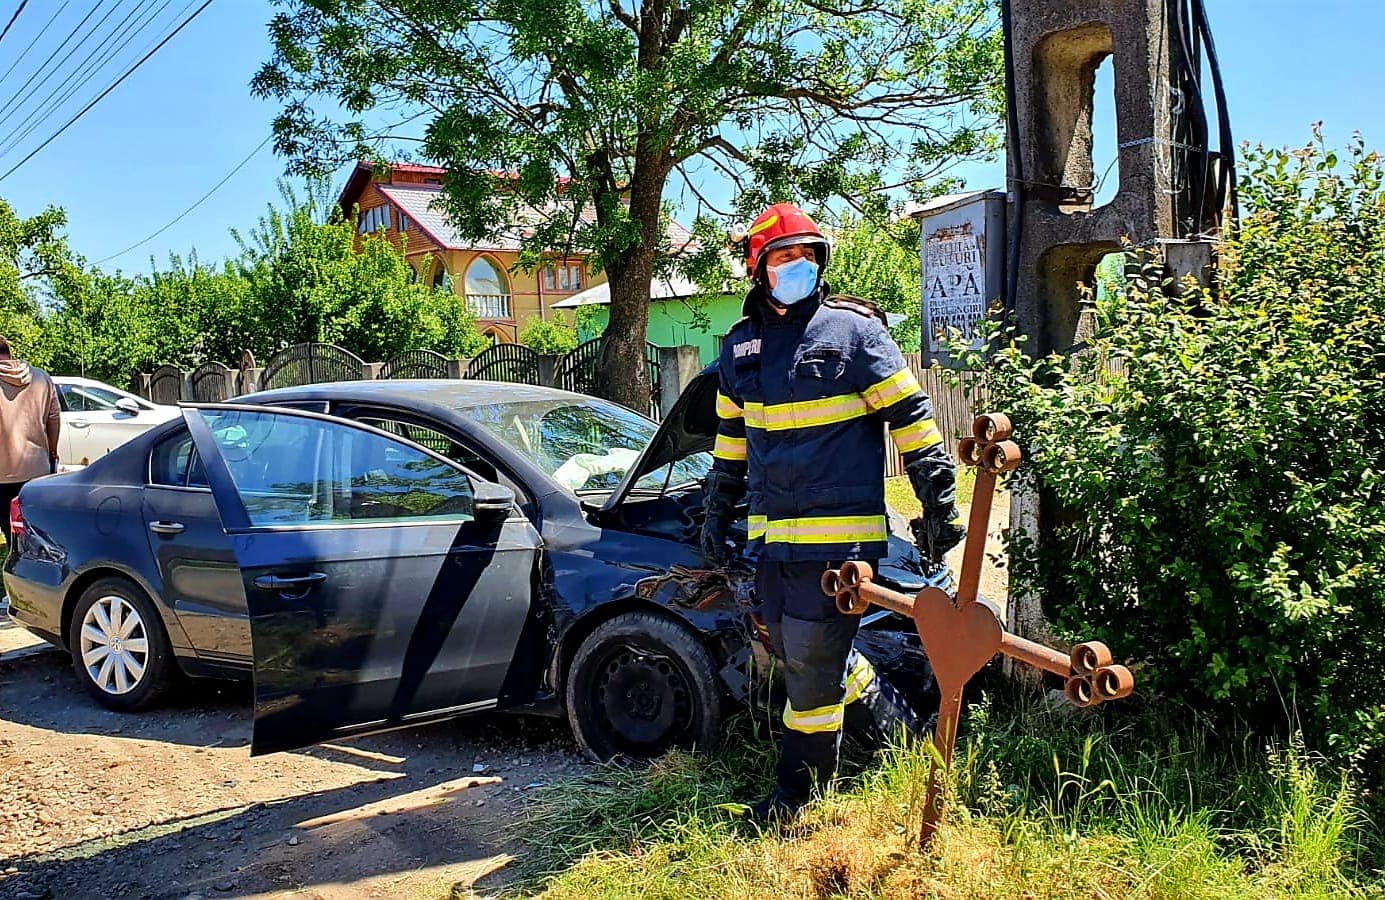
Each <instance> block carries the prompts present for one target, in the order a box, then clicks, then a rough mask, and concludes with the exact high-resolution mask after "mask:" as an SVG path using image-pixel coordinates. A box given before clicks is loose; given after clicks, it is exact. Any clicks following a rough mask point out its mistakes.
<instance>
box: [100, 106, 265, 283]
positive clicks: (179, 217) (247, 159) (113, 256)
mask: <svg viewBox="0 0 1385 900" xmlns="http://www.w3.org/2000/svg"><path fill="white" fill-rule="evenodd" d="M273 138H274V134H273V132H271V133H270V135H269V137H267V138H265V139H264V140H262V141H260V144H259V146H258V147H256V148H255V149H254V150H251V151H250V155H248V156H246V157H245V159H242V160H241V161H240V162H238V163H236V167H235V168H234V169H232V170H231V171H229V172H227V173H226V177H225V178H222V179H221V180H220V181H218V182H217V183H216V184H215V185H213V186H212V189H211V190H209V191H207V193H205V194H203V195H202V196H201V197H199V198H198V199H197V202H196V203H194V204H192V206H189V207H188V208H187V209H185V210H183V211H182V212H181V213H179V214H178V215H177V217H176V218H174V219H173V221H171V222H169V223H168V224H167V225H165V226H164V227H162V228H160V229H159V230H158V231H156V232H154V233H153V234H151V235H149V237H147V238H145V239H144V240H142V241H139V242H138V243H134V244H131V245H130V246H128V247H126V248H125V249H124V250H121V251H120V252H119V253H112V254H111V255H110V256H106V257H103V258H101V259H98V260H97V261H96V262H94V263H92V265H94V266H99V265H101V264H102V263H105V262H110V261H111V260H113V259H116V258H117V257H121V256H124V255H125V254H127V253H129V252H130V251H131V250H138V249H139V248H140V247H143V246H144V245H145V244H147V243H149V242H150V241H152V240H153V239H154V238H156V237H158V236H159V235H161V234H163V233H164V232H165V231H167V230H168V229H170V228H172V227H173V226H174V225H177V224H178V223H179V222H181V221H183V219H184V218H186V217H187V216H188V214H189V213H191V212H192V211H193V210H195V209H197V207H199V206H201V205H202V204H203V203H205V202H206V201H207V198H208V197H210V196H211V195H212V194H215V193H216V192H217V191H219V190H221V187H222V185H224V184H226V182H228V181H230V180H231V178H232V177H233V176H234V175H235V174H236V173H237V172H239V171H240V170H241V169H243V168H245V167H246V165H247V164H248V163H249V162H250V160H252V159H254V158H255V154H257V153H259V152H260V151H261V150H263V149H264V148H265V145H266V144H268V143H269V142H270V141H271V140H273Z"/></svg>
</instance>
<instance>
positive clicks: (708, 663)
mask: <svg viewBox="0 0 1385 900" xmlns="http://www.w3.org/2000/svg"><path fill="white" fill-rule="evenodd" d="M566 699H567V713H568V721H569V722H570V723H571V724H572V733H573V735H574V736H575V737H576V738H577V744H578V746H580V747H581V748H582V752H584V753H586V754H587V756H589V757H591V758H592V759H595V760H597V761H599V762H607V761H611V760H618V761H623V762H629V763H640V762H646V761H648V760H652V759H655V758H657V757H659V756H662V755H663V754H664V753H666V752H668V751H669V750H672V749H675V748H678V749H683V750H700V751H708V750H711V749H713V748H714V747H715V746H716V744H717V741H718V740H719V738H720V729H721V718H722V709H721V703H722V691H721V684H720V682H719V681H718V679H717V673H716V664H715V662H714V661H713V659H712V654H711V653H710V652H708V650H707V647H706V646H705V645H704V644H703V643H702V642H701V641H700V640H698V638H697V636H696V635H695V634H693V633H692V631H691V630H690V629H688V628H687V627H685V626H684V625H682V624H680V623H678V622H676V621H673V620H671V619H668V618H666V617H664V616H661V615H657V614H655V613H647V612H635V613H622V614H621V615H618V616H615V617H614V618H612V619H611V620H610V621H608V622H603V623H602V624H601V625H599V626H597V627H596V629H595V630H594V631H592V633H591V634H590V635H588V636H587V638H586V640H584V641H583V642H582V644H581V646H580V647H578V649H577V653H576V655H575V656H573V659H572V664H571V666H570V667H569V669H568V677H567V691H566Z"/></svg>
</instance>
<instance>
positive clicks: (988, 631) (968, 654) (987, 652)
mask: <svg viewBox="0 0 1385 900" xmlns="http://www.w3.org/2000/svg"><path fill="white" fill-rule="evenodd" d="M1012 431H1013V429H1012V428H1011V425H1010V420H1009V419H1008V418H1007V417H1006V416H1003V415H1000V414H997V413H992V414H990V415H983V416H977V417H976V420H975V421H974V422H973V423H972V433H971V436H970V437H967V438H963V439H962V441H961V443H960V444H959V445H958V448H957V453H958V456H960V457H961V461H962V464H963V465H966V466H972V467H975V468H976V470H977V472H976V489H975V492H974V493H973V495H972V501H971V516H970V518H969V520H968V523H967V540H966V545H965V547H964V548H963V550H962V571H961V575H960V576H959V578H958V588H957V595H956V596H955V597H952V596H949V595H948V594H947V592H946V591H944V590H942V589H941V588H936V587H928V588H924V589H923V590H922V591H920V592H919V593H918V595H917V596H914V597H910V596H909V595H907V594H901V593H899V592H897V591H892V590H890V589H888V588H884V587H881V586H879V585H877V584H875V583H873V582H872V580H871V579H872V577H873V575H874V573H873V572H872V571H871V568H870V565H869V564H867V563H862V562H848V563H846V564H844V565H843V566H842V567H841V569H834V570H829V571H828V572H826V573H825V574H824V575H823V577H822V589H823V591H824V592H825V593H826V594H827V595H828V596H833V597H836V600H837V608H838V609H840V610H841V611H842V612H844V613H849V614H853V615H860V614H861V613H863V612H865V611H866V610H867V609H868V608H869V607H870V606H871V605H872V604H874V605H875V606H879V607H883V608H884V609H889V610H893V611H894V612H897V613H899V614H900V615H904V616H908V617H909V618H912V619H913V620H914V625H915V627H916V628H918V632H919V637H920V638H921V639H922V640H923V649H924V651H925V652H926V653H927V654H928V660H929V662H930V663H931V664H932V666H933V675H934V677H935V678H936V679H937V681H938V689H939V691H940V692H941V694H942V699H941V703H940V705H939V708H938V721H937V726H936V727H935V728H934V732H933V741H934V744H935V745H936V747H937V748H938V753H939V756H940V758H941V759H942V766H937V765H934V766H933V768H932V771H931V772H930V773H929V778H928V793H927V795H926V798H925V801H924V811H923V828H922V830H921V832H920V835H919V843H920V844H921V845H924V846H926V845H927V844H928V843H929V841H931V840H932V838H933V835H934V834H935V833H936V832H937V830H938V822H939V821H940V819H941V817H942V803H943V790H942V788H943V776H944V773H945V771H946V770H947V769H950V768H951V766H952V755H953V750H954V748H955V747H956V742H957V723H958V719H959V718H960V716H961V713H962V689H963V688H964V687H965V686H966V684H967V682H968V681H969V680H971V677H972V676H973V675H975V674H976V673H977V672H979V671H981V667H982V666H984V665H985V664H986V663H987V662H989V661H990V660H991V658H992V657H994V656H995V655H996V654H997V653H1003V654H1004V655H1006V656H1008V657H1010V658H1012V659H1017V660H1019V661H1020V662H1024V663H1027V664H1029V665H1031V666H1034V667H1036V668H1039V669H1042V670H1044V671H1045V672H1052V673H1054V674H1056V675H1060V676H1062V677H1063V678H1064V679H1066V680H1065V684H1064V693H1065V694H1066V695H1067V698H1068V700H1069V701H1070V702H1071V703H1072V704H1073V705H1074V706H1078V707H1088V706H1095V705H1097V704H1098V703H1103V702H1105V701H1107V700H1117V699H1120V698H1122V697H1126V696H1129V695H1130V693H1131V692H1132V691H1133V690H1134V689H1135V679H1134V677H1133V676H1132V675H1131V674H1130V670H1129V669H1127V668H1126V667H1125V666H1120V665H1114V664H1113V663H1112V660H1111V651H1110V650H1108V649H1107V648H1106V645H1105V644H1101V643H1098V642H1096V641H1091V642H1088V643H1083V644H1078V645H1077V646H1075V647H1073V648H1072V651H1071V652H1069V653H1062V652H1060V651H1058V650H1054V649H1052V648H1050V647H1045V646H1044V645H1043V644H1038V643H1035V642H1034V641H1030V640H1026V639H1024V638H1022V637H1019V636H1017V635H1013V634H1010V633H1009V632H1007V631H1006V630H1005V628H1004V626H1002V625H1001V622H1000V618H999V616H998V615H997V612H996V610H995V609H994V608H993V607H991V606H990V605H988V604H986V603H982V602H979V601H978V600H977V589H978V586H979V585H980V582H981V560H982V556H983V555H984V553H985V549H986V532H987V530H988V527H989V524H990V517H991V503H992V501H993V500H994V498H995V483H996V477H997V476H998V475H1000V474H1001V473H1002V472H1010V471H1013V470H1014V469H1015V467H1016V466H1018V465H1019V463H1020V459H1021V456H1022V454H1021V453H1020V448H1019V446H1018V445H1016V444H1015V443H1014V442H1013V441H1011V440H1010V437H1011V435H1012Z"/></svg>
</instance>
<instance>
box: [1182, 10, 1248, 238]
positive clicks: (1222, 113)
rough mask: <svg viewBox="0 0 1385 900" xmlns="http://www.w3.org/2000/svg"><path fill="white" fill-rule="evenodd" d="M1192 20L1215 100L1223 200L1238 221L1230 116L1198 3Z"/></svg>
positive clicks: (1214, 50) (1214, 51)
mask: <svg viewBox="0 0 1385 900" xmlns="http://www.w3.org/2000/svg"><path fill="white" fill-rule="evenodd" d="M1193 18H1194V19H1195V21H1196V24H1197V30H1198V32H1199V33H1200V34H1201V35H1202V44H1203V46H1204V48H1206V51H1207V67H1208V68H1209V69H1210V70H1211V72H1212V92H1213V93H1214V94H1215V95H1216V98H1217V150H1218V151H1219V152H1220V153H1221V154H1222V155H1223V156H1225V157H1226V176H1225V177H1226V179H1227V196H1228V197H1229V198H1230V200H1231V218H1233V219H1239V218H1240V217H1241V210H1240V201H1239V199H1238V198H1237V196H1236V144H1235V141H1234V139H1233V138H1232V135H1231V113H1230V112H1229V111H1228V110H1227V108H1226V86H1225V85H1224V84H1223V83H1222V77H1221V64H1220V63H1219V62H1218V61H1217V47H1216V44H1214V43H1212V26H1211V24H1210V23H1209V22H1208V20H1207V8H1206V7H1205V6H1203V3H1202V0H1193Z"/></svg>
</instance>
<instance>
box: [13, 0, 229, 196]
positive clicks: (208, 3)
mask: <svg viewBox="0 0 1385 900" xmlns="http://www.w3.org/2000/svg"><path fill="white" fill-rule="evenodd" d="M211 5H212V0H206V2H204V3H203V4H202V5H201V6H199V7H197V9H196V10H195V11H194V12H193V14H192V15H190V16H188V17H187V18H186V19H184V20H183V21H182V22H179V23H178V27H177V28H175V29H173V31H171V32H169V34H168V36H167V37H165V38H164V39H163V40H161V41H159V43H158V44H156V45H155V46H154V49H153V50H150V51H149V52H148V53H146V54H144V56H142V57H140V59H139V62H137V63H135V64H134V65H133V66H131V67H130V68H128V69H126V70H125V74H123V75H121V76H120V77H119V78H117V79H116V80H115V82H114V83H113V84H111V86H110V87H108V88H106V89H105V90H104V91H102V92H101V93H99V94H97V95H96V96H95V97H94V98H93V99H92V100H91V102H90V103H88V104H87V105H86V106H83V107H82V108H81V109H79V110H78V111H77V114H76V115H75V116H73V117H72V118H70V119H68V120H67V121H66V122H64V123H63V125H62V127H61V128H59V129H58V130H57V131H56V132H54V133H53V135H52V136H51V137H49V138H48V140H46V141H44V142H43V143H42V144H39V145H38V146H37V147H35V148H34V149H33V150H31V151H29V155H28V156H26V157H24V158H23V159H21V160H20V161H19V162H17V163H15V164H14V165H13V166H11V167H10V169H9V171H8V172H6V173H5V174H4V175H0V181H4V180H5V179H6V178H9V177H10V176H11V175H13V174H14V173H15V172H16V171H17V170H18V169H19V167H20V166H22V165H24V164H25V163H26V162H28V161H29V160H31V159H33V158H34V157H35V156H37V155H38V154H39V152H40V151H41V150H43V148H44V147H47V146H48V145H49V144H51V143H53V142H54V141H56V140H57V139H58V137H59V136H60V135H61V134H62V133H63V132H64V131H66V130H67V129H69V128H71V127H72V125H73V123H75V122H76V121H77V120H78V119H80V118H81V117H82V116H84V115H86V114H87V113H88V112H90V111H91V108H92V107H93V106H95V105H96V104H98V103H100V102H101V101H102V100H104V99H106V95H107V94H109V93H110V92H111V91H113V90H115V89H116V88H118V87H120V85H121V83H122V82H123V81H124V80H125V79H126V78H129V77H130V76H131V75H133V74H134V73H135V71H136V70H137V69H139V67H140V66H142V65H144V64H145V63H146V62H148V61H149V58H150V57H151V56H153V55H154V54H155V53H158V52H159V50H160V49H162V48H163V46H164V44H167V43H168V42H169V41H171V40H173V38H174V37H175V36H176V35H177V34H178V32H180V31H182V30H183V29H184V28H186V27H187V26H188V23H190V22H191V21H192V20H193V19H195V18H197V17H198V16H199V15H201V14H202V11H203V10H205V9H206V8H207V7H209V6H211Z"/></svg>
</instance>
